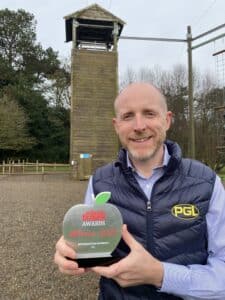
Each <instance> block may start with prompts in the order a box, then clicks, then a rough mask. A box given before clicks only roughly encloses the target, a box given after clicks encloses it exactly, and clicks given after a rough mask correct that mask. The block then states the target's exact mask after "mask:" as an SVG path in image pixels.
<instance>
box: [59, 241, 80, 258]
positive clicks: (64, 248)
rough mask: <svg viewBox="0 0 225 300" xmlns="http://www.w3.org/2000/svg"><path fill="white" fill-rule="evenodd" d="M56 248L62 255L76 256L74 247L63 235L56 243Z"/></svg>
mask: <svg viewBox="0 0 225 300" xmlns="http://www.w3.org/2000/svg"><path fill="white" fill-rule="evenodd" d="M56 250H57V251H58V252H59V253H60V254H61V256H67V257H69V258H72V259H74V258H75V257H76V253H75V251H74V249H73V248H72V247H71V246H69V245H68V244H67V243H66V241H65V239H64V237H63V236H61V238H60V239H59V240H58V242H57V243H56Z"/></svg>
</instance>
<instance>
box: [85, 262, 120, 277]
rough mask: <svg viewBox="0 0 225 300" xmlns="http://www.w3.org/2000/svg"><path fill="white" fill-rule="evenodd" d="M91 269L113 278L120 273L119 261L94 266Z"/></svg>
mask: <svg viewBox="0 0 225 300" xmlns="http://www.w3.org/2000/svg"><path fill="white" fill-rule="evenodd" d="M91 270H92V271H94V272H95V273H97V274H99V275H101V276H104V277H107V278H113V277H115V276H117V275H118V272H119V263H115V264H112V265H111V266H109V267H93V268H91Z"/></svg>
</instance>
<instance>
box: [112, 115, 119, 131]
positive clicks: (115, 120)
mask: <svg viewBox="0 0 225 300" xmlns="http://www.w3.org/2000/svg"><path fill="white" fill-rule="evenodd" d="M112 123H113V126H114V129H115V131H116V133H117V134H118V120H117V118H116V117H115V118H113V119H112Z"/></svg>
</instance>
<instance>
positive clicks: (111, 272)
mask: <svg viewBox="0 0 225 300" xmlns="http://www.w3.org/2000/svg"><path fill="white" fill-rule="evenodd" d="M115 114H116V116H115V118H114V119H113V124H114V127H115V130H116V132H117V134H118V136H119V139H120V141H121V144H122V146H123V149H122V150H121V151H120V153H119V157H118V160H117V161H116V162H115V163H112V164H109V165H107V166H103V167H102V168H99V169H98V170H97V171H96V172H95V174H94V175H93V177H92V178H91V180H90V182H89V186H88V190H87V193H86V199H85V202H86V203H88V202H90V199H91V197H90V195H91V193H94V194H97V193H99V192H102V191H110V192H111V193H112V196H111V200H110V201H111V203H113V204H114V205H116V206H117V207H118V208H119V210H120V212H121V214H122V216H123V222H124V224H126V225H124V226H123V230H122V240H121V242H120V244H119V245H118V247H117V249H116V251H117V255H120V256H121V257H123V258H122V259H121V260H120V261H119V262H117V263H114V264H112V265H111V266H109V267H94V268H92V271H94V272H96V273H98V274H100V275H101V276H102V277H101V280H100V296H99V299H105V300H111V299H115V300H120V299H125V300H128V299H129V300H130V299H132V300H136V299H144V300H145V299H146V300H147V299H167V300H169V299H174V300H175V299H189V300H190V299H220V300H222V299H225V234H224V232H225V192H224V188H223V186H222V184H221V182H220V179H219V177H218V176H217V175H216V174H215V173H214V172H213V171H212V170H211V169H210V168H208V167H206V166H205V165H203V164H201V163H200V162H197V161H194V160H190V159H182V157H181V151H180V148H179V146H178V145H177V144H176V143H173V142H171V141H166V132H167V130H168V129H169V128H170V125H171V118H172V113H171V112H170V111H168V110H167V105H166V100H165V98H164V96H163V95H162V94H161V93H160V92H159V90H158V89H157V88H155V87H154V86H152V85H150V84H147V83H133V84H131V85H129V86H128V87H127V88H125V89H124V90H123V91H122V92H121V93H120V94H119V96H118V97H117V98H116V100H115ZM65 256H68V257H70V258H76V253H75V252H74V250H73V249H72V248H71V247H69V245H67V244H66V243H65V241H64V239H63V237H61V238H60V240H59V241H58V242H57V245H56V253H55V263H56V264H57V265H58V266H59V269H60V271H61V272H63V273H66V274H71V275H80V274H83V273H84V272H85V269H83V268H79V267H78V265H77V264H76V262H73V261H69V260H67V259H65Z"/></svg>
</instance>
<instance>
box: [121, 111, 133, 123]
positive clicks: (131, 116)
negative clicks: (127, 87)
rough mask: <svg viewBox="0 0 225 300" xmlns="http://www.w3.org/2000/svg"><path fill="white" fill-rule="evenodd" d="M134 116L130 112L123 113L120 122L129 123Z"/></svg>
mask: <svg viewBox="0 0 225 300" xmlns="http://www.w3.org/2000/svg"><path fill="white" fill-rule="evenodd" d="M133 116H134V114H133V113H132V112H128V113H125V114H123V115H122V116H121V120H124V121H129V120H131V119H132V118H133Z"/></svg>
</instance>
